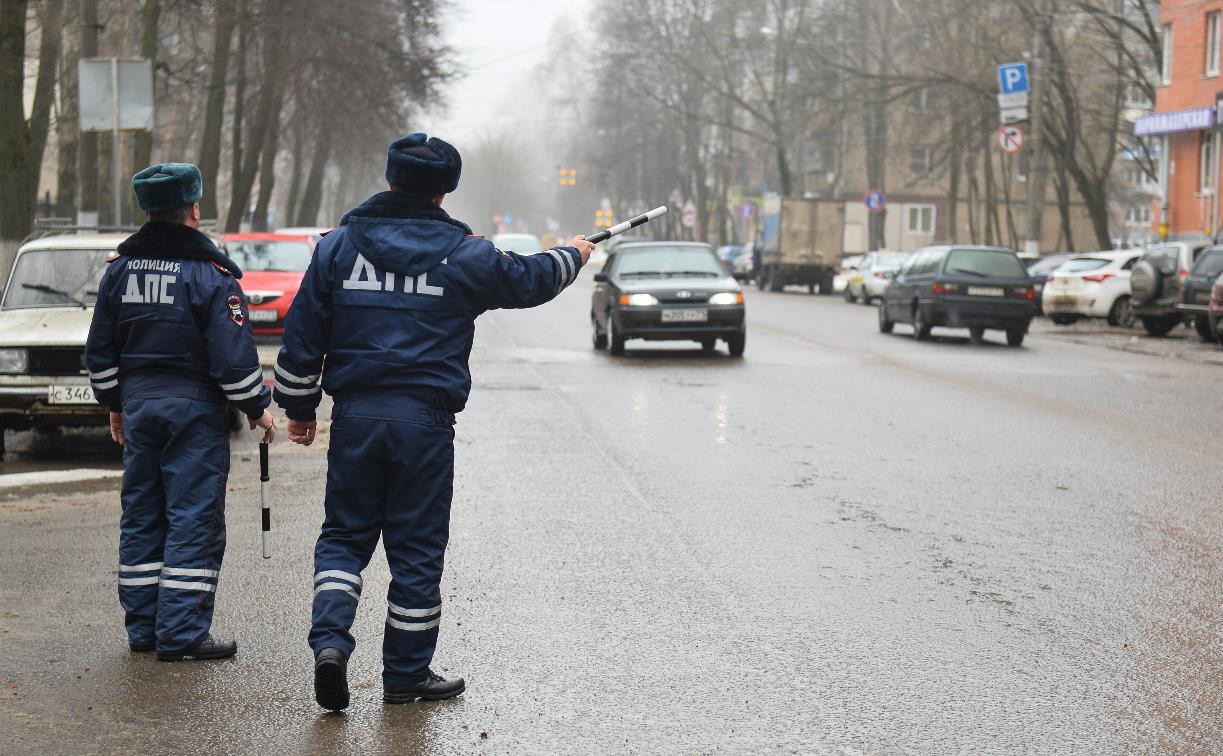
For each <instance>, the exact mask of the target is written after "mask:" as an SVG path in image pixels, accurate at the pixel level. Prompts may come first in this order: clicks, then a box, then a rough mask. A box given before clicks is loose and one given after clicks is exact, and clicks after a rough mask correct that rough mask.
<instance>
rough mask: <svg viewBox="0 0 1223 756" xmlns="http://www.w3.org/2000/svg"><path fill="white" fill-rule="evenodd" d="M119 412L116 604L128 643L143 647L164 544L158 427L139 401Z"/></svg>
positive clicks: (152, 620) (152, 631) (153, 624)
mask: <svg viewBox="0 0 1223 756" xmlns="http://www.w3.org/2000/svg"><path fill="white" fill-rule="evenodd" d="M128 404H129V407H130V409H131V411H130V412H129V411H128V408H125V410H124V413H123V417H124V419H123V429H124V435H125V436H126V438H125V442H126V443H124V445H123V492H122V494H121V495H120V501H121V502H122V505H123V511H122V514H121V515H120V516H119V568H118V576H119V577H118V588H119V605H120V606H122V607H123V621H124V624H125V625H126V626H127V640H128V642H129V643H133V644H145V643H150V642H152V641H153V640H154V638H155V637H156V634H157V581H158V576H159V575H160V574H161V567H162V550H163V548H164V546H165V542H166V517H165V506H166V502H165V497H164V495H163V492H162V485H161V483H162V481H161V446H162V437H161V432H160V431H161V428H160V427H159V425H158V424H157V423H154V422H152V421H151V420H150V418H148V417H145V416H144V415H143V414H142V413H141V412H140V408H141V407H142V405H143V402H139V401H137V402H129V403H128Z"/></svg>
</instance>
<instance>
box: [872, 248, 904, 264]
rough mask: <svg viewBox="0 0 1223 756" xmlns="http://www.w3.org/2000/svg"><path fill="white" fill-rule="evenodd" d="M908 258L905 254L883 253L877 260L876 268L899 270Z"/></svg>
mask: <svg viewBox="0 0 1223 756" xmlns="http://www.w3.org/2000/svg"><path fill="white" fill-rule="evenodd" d="M906 257H908V255H906V254H905V253H904V252H882V253H880V254H879V255H878V256H877V257H876V258H875V267H876V268H899V267H900V266H901V265H904V261H905V258H906Z"/></svg>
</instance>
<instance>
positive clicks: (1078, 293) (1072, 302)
mask: <svg viewBox="0 0 1223 756" xmlns="http://www.w3.org/2000/svg"><path fill="white" fill-rule="evenodd" d="M1141 257H1142V250H1140V249H1131V250H1125V251H1121V252H1092V253H1090V254H1086V255H1076V256H1074V257H1072V258H1070V259H1069V260H1067V261H1066V262H1064V263H1062V264H1061V266H1059V267H1058V268H1057V270H1055V271H1053V272H1052V273H1050V274H1049V278H1048V282H1047V283H1046V284H1045V287H1044V290H1043V292H1042V294H1041V306H1042V308H1043V309H1044V312H1045V314H1046V315H1048V316H1049V319H1050V320H1052V321H1053V322H1054V323H1057V324H1058V325H1069V324H1071V323H1073V322H1075V321H1076V320H1078V319H1079V318H1107V319H1108V324H1109V325H1112V326H1120V327H1122V328H1133V327H1134V308H1133V307H1131V306H1130V271H1132V270H1133V268H1134V265H1135V264H1136V263H1137V262H1138V260H1139V258H1141ZM1029 272H1030V271H1029Z"/></svg>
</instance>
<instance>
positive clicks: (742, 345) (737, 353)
mask: <svg viewBox="0 0 1223 756" xmlns="http://www.w3.org/2000/svg"><path fill="white" fill-rule="evenodd" d="M726 346H728V347H729V348H730V356H731V357H742V356H743V350H744V349H746V348H747V334H746V333H738V334H735V335H734V336H729V337H727V339H726Z"/></svg>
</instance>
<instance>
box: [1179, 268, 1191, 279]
mask: <svg viewBox="0 0 1223 756" xmlns="http://www.w3.org/2000/svg"><path fill="white" fill-rule="evenodd" d="M1180 277H1181V280H1182V281H1184V280H1185V279H1186V278H1188V277H1189V271H1187V270H1185V269H1184V268H1181V272H1180Z"/></svg>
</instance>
